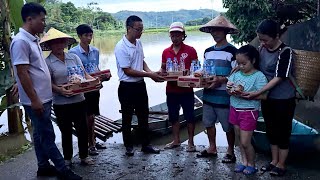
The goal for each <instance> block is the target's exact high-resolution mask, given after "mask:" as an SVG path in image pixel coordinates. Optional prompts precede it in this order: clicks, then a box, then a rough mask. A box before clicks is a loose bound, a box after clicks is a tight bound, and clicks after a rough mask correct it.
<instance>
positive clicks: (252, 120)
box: [229, 106, 259, 131]
mask: <svg viewBox="0 0 320 180" xmlns="http://www.w3.org/2000/svg"><path fill="white" fill-rule="evenodd" d="M258 116H259V111H258V110H251V109H235V108H234V107H232V106H230V114H229V122H230V123H231V124H233V125H237V126H239V127H240V129H241V130H244V131H254V130H255V129H256V127H257V119H258Z"/></svg>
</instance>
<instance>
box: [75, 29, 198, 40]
mask: <svg viewBox="0 0 320 180" xmlns="http://www.w3.org/2000/svg"><path fill="white" fill-rule="evenodd" d="M199 28H200V26H186V27H185V30H186V32H192V31H199ZM168 30H169V27H160V28H150V29H144V32H143V33H144V34H152V33H160V32H168ZM93 31H94V36H95V37H96V38H97V37H100V36H119V35H122V34H124V33H125V32H126V29H122V30H121V29H117V30H114V29H112V30H104V31H101V30H98V29H94V30H93ZM69 35H71V36H73V37H77V34H76V33H75V32H74V33H69Z"/></svg>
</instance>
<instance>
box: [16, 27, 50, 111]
mask: <svg viewBox="0 0 320 180" xmlns="http://www.w3.org/2000/svg"><path fill="white" fill-rule="evenodd" d="M10 54H11V61H12V64H13V70H14V74H15V78H16V81H17V84H18V90H19V98H20V102H21V103H22V104H23V105H29V106H30V105H31V101H30V99H29V97H28V96H27V94H26V92H25V91H24V89H23V87H22V85H21V82H20V79H19V77H18V75H17V68H16V66H18V65H23V64H27V65H29V70H28V72H29V76H30V78H31V81H32V85H33V87H32V88H34V90H35V92H36V94H37V96H38V97H39V99H40V101H41V102H42V103H47V102H49V101H51V100H52V86H51V77H50V72H49V69H48V66H47V64H46V62H45V60H44V58H43V54H42V50H41V48H40V46H39V39H38V37H36V36H33V35H32V34H30V33H29V32H27V31H26V30H24V29H23V28H20V29H19V33H18V34H17V35H16V36H15V37H14V38H13V41H12V43H11V46H10Z"/></svg>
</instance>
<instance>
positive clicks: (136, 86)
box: [118, 81, 150, 147]
mask: <svg viewBox="0 0 320 180" xmlns="http://www.w3.org/2000/svg"><path fill="white" fill-rule="evenodd" d="M118 96H119V101H120V104H121V109H122V136H123V142H124V146H125V147H132V146H133V140H132V135H131V121H132V115H133V113H134V112H135V114H136V115H137V118H138V134H139V140H140V141H141V144H142V146H147V145H149V143H150V142H149V135H148V129H149V126H148V116H149V104H148V94H147V89H146V84H145V82H144V81H139V82H120V85H119V88H118Z"/></svg>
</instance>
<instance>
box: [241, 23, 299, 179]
mask: <svg viewBox="0 0 320 180" xmlns="http://www.w3.org/2000/svg"><path fill="white" fill-rule="evenodd" d="M256 32H257V36H258V38H259V41H260V43H261V47H260V48H259V53H260V70H261V71H262V72H263V73H264V75H265V76H266V77H267V79H268V81H269V82H268V84H267V85H266V86H264V87H263V88H262V89H261V90H259V91H257V92H251V93H247V94H244V95H243V97H245V98H249V99H251V98H255V97H257V96H259V95H261V94H263V93H265V92H267V91H269V93H268V98H267V100H263V101H262V102H261V109H262V115H263V117H264V120H265V123H266V133H267V137H268V140H269V142H270V144H271V153H272V161H271V162H270V163H268V164H266V165H265V166H263V167H262V168H261V170H262V171H270V174H271V175H275V176H283V175H284V174H285V172H286V169H285V161H286V159H287V156H288V152H289V139H290V135H291V130H292V119H293V116H294V110H295V106H296V104H295V88H294V86H293V85H292V84H291V83H290V80H289V76H290V75H292V74H293V59H292V49H291V48H289V47H288V46H287V45H285V44H284V43H283V42H281V40H280V38H279V36H280V35H279V34H280V27H279V25H278V23H276V22H275V21H273V20H264V21H262V22H261V23H260V24H259V26H258V28H257V30H256Z"/></svg>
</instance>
